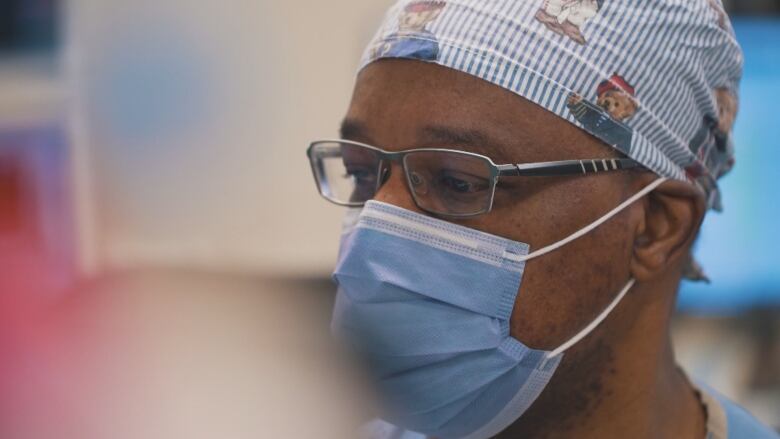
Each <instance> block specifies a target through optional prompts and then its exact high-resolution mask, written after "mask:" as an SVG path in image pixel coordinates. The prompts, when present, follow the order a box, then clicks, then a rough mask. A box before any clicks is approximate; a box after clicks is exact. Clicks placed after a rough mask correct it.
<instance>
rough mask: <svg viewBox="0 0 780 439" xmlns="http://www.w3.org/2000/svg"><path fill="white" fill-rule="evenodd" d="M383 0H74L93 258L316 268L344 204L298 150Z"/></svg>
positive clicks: (77, 105)
mask: <svg viewBox="0 0 780 439" xmlns="http://www.w3.org/2000/svg"><path fill="white" fill-rule="evenodd" d="M389 3H390V2H389V1H388V0H372V1H360V0H338V1H331V2H315V1H310V2H270V1H257V0H237V1H232V2H223V1H218V0H187V1H185V0H167V1H161V0H154V1H151V0H138V1H134V2H127V1H118V0H73V1H72V2H71V3H70V5H71V8H70V9H69V11H68V17H69V18H68V26H67V28H68V38H67V40H68V46H67V51H66V52H67V59H68V66H69V69H68V71H69V75H70V77H71V81H72V84H74V86H75V88H76V90H77V93H76V95H77V99H75V100H74V102H73V105H74V109H76V111H77V114H78V115H79V116H78V117H76V120H77V123H76V124H77V126H78V133H77V134H76V135H75V136H74V137H75V139H76V140H75V141H77V142H80V143H84V144H85V147H86V150H87V151H88V158H87V159H86V160H85V163H88V166H85V167H84V168H86V169H89V170H91V171H90V174H91V175H89V178H85V180H88V181H89V182H90V183H89V185H90V188H91V191H90V192H91V193H92V196H90V197H89V198H90V199H91V200H92V202H91V203H92V208H90V209H86V210H85V211H86V212H88V214H87V215H86V216H91V217H92V219H91V220H90V219H87V220H86V223H87V226H86V232H85V233H83V234H84V235H85V237H84V242H85V246H86V247H88V248H87V249H85V252H86V253H87V254H94V259H95V263H96V266H97V267H98V268H126V267H134V266H146V265H164V266H186V267H192V268H205V269H209V270H222V271H240V272H246V271H249V272H257V273H273V274H304V275H318V274H325V273H328V272H329V271H330V269H331V268H332V265H333V263H334V261H335V255H336V250H337V240H338V234H339V233H338V231H339V221H340V217H341V212H342V211H341V209H340V208H338V207H335V206H331V205H329V204H328V203H327V202H325V201H324V200H322V199H320V198H319V196H318V195H317V193H316V191H315V187H314V183H313V180H312V177H311V175H310V170H309V167H308V163H307V161H306V158H305V154H304V152H305V149H306V147H307V146H308V142H309V141H310V140H312V139H314V138H323V137H334V136H336V134H337V127H338V124H339V122H340V118H341V117H342V116H343V114H344V112H345V110H346V108H347V105H348V102H349V98H350V96H351V91H352V86H353V81H354V74H355V69H356V66H357V63H358V60H359V57H360V54H361V51H362V49H363V46H364V44H365V43H366V42H367V41H368V40H369V39H370V37H371V35H372V34H373V32H374V31H375V28H376V26H377V25H378V24H379V23H380V21H381V17H382V14H383V12H384V9H385V8H386V7H387V5H388V4H389ZM82 224H83V223H82Z"/></svg>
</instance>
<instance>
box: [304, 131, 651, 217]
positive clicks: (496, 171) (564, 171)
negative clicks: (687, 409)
mask: <svg viewBox="0 0 780 439" xmlns="http://www.w3.org/2000/svg"><path fill="white" fill-rule="evenodd" d="M324 143H342V144H348V145H352V146H358V147H362V148H367V149H370V150H372V151H375V152H377V153H379V163H380V166H379V172H382V168H383V167H382V166H381V164H382V163H383V162H385V161H387V162H399V163H400V164H401V168H402V169H403V172H404V176H405V180H406V185H407V189H408V190H409V192H410V194H411V195H412V199H413V200H414V204H415V205H416V206H417V207H418V208H420V209H422V210H424V211H425V212H428V213H432V214H434V215H437V216H442V217H450V218H471V217H475V216H479V215H484V214H486V213H489V212H490V211H491V210H493V201H494V199H495V195H496V186H497V185H498V179H499V178H500V177H557V176H569V175H587V174H598V173H600V172H602V173H603V172H614V171H630V170H637V169H641V168H644V166H643V165H642V164H641V163H639V162H637V161H636V160H634V159H631V158H628V157H623V158H603V159H582V160H557V161H549V162H534V163H517V164H511V163H510V164H502V165H497V164H495V163H494V162H493V160H492V159H491V158H490V157H488V156H486V155H482V154H477V153H474V152H469V151H461V150H458V149H448V148H414V149H407V150H403V151H385V150H383V149H381V148H379V147H376V146H373V145H368V144H366V143H361V142H356V141H353V140H346V139H332V140H329V139H323V140H315V141H313V142H311V143H310V144H309V147H308V148H307V149H306V156H307V157H308V158H309V163H310V164H311V168H312V174H313V175H314V182H315V183H316V185H317V191H318V192H319V193H320V196H322V197H323V198H325V199H326V200H328V201H330V202H331V203H333V204H336V205H339V206H345V207H361V206H363V205H365V203H366V201H369V200H366V201H360V202H341V201H337V200H334V199H332V198H329V197H328V196H326V195H325V193H324V192H323V191H322V186H321V185H320V180H319V178H317V175H318V173H317V169H316V168H315V160H314V158H313V157H312V151H313V150H314V148H315V146H317V145H319V144H324ZM414 152H446V153H456V154H462V155H466V156H471V157H476V158H479V159H482V160H484V161H486V162H487V164H488V165H489V168H490V177H489V178H490V200H489V202H488V205H487V208H485V209H483V210H482V211H480V212H476V213H467V214H452V213H442V212H436V211H433V210H431V209H428V208H425V207H422V206H420V203H419V202H418V201H417V196H416V195H415V193H414V189H413V188H412V187H413V185H412V182H411V180H410V179H411V177H410V176H409V171H408V170H407V168H406V160H405V157H406V156H407V155H408V154H410V153H414ZM608 164H610V165H611V166H612V167H611V168H610V166H608ZM599 165H601V169H599ZM321 174H323V175H324V172H321ZM378 177H379V178H377V186H376V188H375V189H374V191H375V192H374V194H376V192H378V191H379V188H380V187H382V184H384V181H383V180H384V176H378Z"/></svg>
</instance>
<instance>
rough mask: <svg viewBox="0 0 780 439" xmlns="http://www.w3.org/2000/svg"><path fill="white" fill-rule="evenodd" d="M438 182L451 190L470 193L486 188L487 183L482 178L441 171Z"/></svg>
mask: <svg viewBox="0 0 780 439" xmlns="http://www.w3.org/2000/svg"><path fill="white" fill-rule="evenodd" d="M439 184H440V185H441V186H442V187H444V188H446V189H448V190H450V191H453V192H457V193H460V194H472V193H475V192H480V191H483V190H486V189H488V187H489V185H488V184H487V182H486V181H485V180H484V179H481V178H476V177H467V176H459V175H457V176H456V175H453V174H451V173H442V175H441V177H440V178H439Z"/></svg>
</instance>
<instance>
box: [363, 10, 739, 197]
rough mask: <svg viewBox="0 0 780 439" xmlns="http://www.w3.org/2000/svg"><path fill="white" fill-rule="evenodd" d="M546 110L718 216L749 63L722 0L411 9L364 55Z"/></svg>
mask: <svg viewBox="0 0 780 439" xmlns="http://www.w3.org/2000/svg"><path fill="white" fill-rule="evenodd" d="M382 58H410V59H417V60H422V61H427V62H432V63H436V64H440V65H442V66H445V67H449V68H452V69H455V70H459V71H461V72H465V73H468V74H470V75H473V76H476V77H478V78H481V79H484V80H486V81H489V82H491V83H493V84H496V85H498V86H500V87H503V88H505V89H507V90H510V91H512V92H514V93H517V94H518V95H520V96H522V97H524V98H526V99H528V100H530V101H532V102H534V103H536V104H538V105H540V106H542V107H544V108H545V109H547V110H549V111H551V112H553V113H555V114H557V115H558V116H560V117H562V118H564V119H566V120H568V121H569V122H571V123H573V124H575V125H577V126H579V127H581V128H582V129H584V130H586V131H587V132H589V133H591V134H592V135H594V136H596V137H598V138H599V139H601V140H602V141H604V142H605V143H607V144H608V145H610V146H612V147H614V148H616V149H617V150H619V151H620V152H622V153H623V154H625V155H626V156H628V157H631V158H633V159H634V160H636V161H638V162H639V163H641V164H642V165H644V166H645V167H646V168H648V169H650V170H651V171H653V172H655V173H657V174H658V175H661V176H664V177H668V178H672V179H678V180H687V181H690V182H692V183H694V184H697V185H699V186H700V187H701V188H702V189H703V190H704V191H705V193H706V194H707V200H708V207H711V208H714V209H716V210H720V208H721V206H720V195H719V192H718V188H717V184H716V180H717V179H718V178H719V177H721V176H722V175H724V174H725V173H726V172H728V171H729V170H730V169H731V167H732V166H733V164H734V145H733V142H732V138H731V137H732V136H731V132H732V126H733V124H734V119H735V116H736V112H737V103H738V85H739V81H740V78H741V76H742V65H743V55H742V51H741V49H740V47H739V45H738V43H737V41H736V40H735V37H734V31H733V29H732V27H731V23H730V21H729V19H728V16H727V15H726V13H725V12H724V10H723V6H722V5H721V3H720V0H673V1H670V0H644V1H637V0H624V1H613V0H522V1H520V0H476V1H475V0H446V1H429V0H401V1H400V2H398V3H396V4H395V5H394V6H393V7H392V8H391V9H390V11H389V12H388V14H387V16H386V18H385V21H384V24H383V25H382V27H381V28H380V29H379V31H378V32H377V34H376V36H375V37H374V39H373V41H372V42H371V43H370V44H369V46H368V48H367V49H366V51H365V53H364V56H363V59H362V62H361V65H360V67H361V69H362V68H363V67H364V66H366V65H367V64H369V63H371V62H372V61H375V60H377V59H382Z"/></svg>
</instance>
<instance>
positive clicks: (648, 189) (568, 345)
mask: <svg viewBox="0 0 780 439" xmlns="http://www.w3.org/2000/svg"><path fill="white" fill-rule="evenodd" d="M666 180H667V178H665V177H661V178H658V179H656V180H655V181H653V182H652V183H650V184H649V185H647V186H645V187H644V188H642V190H640V191H639V192H637V193H636V194H634V195H633V196H631V197H630V198H628V199H627V200H626V201H624V202H622V203H620V204H619V205H618V206H617V207H615V208H614V209H612V210H610V211H609V212H608V213H607V214H605V215H604V216H602V217H601V218H599V219H597V220H596V221H594V222H592V223H590V224H589V225H587V226H585V227H583V228H582V229H580V230H579V231H577V232H574V233H572V234H571V235H569V236H568V237H566V238H564V239H562V240H560V241H558V242H556V243H553V244H550V245H548V246H546V247H542V248H540V249H539V250H536V251H534V252H531V253H529V254H527V255H524V256H521V255H511V254H507V255H505V256H506V257H507V258H508V259H509V258H511V259H512V260H515V261H518V262H525V261H528V260H529V259H533V258H535V257H538V256H541V255H544V254H547V253H549V252H551V251H553V250H556V249H558V248H560V247H563V246H564V245H566V244H568V243H570V242H572V241H574V240H575V239H577V238H579V237H581V236H583V235H585V234H587V233H589V232H591V231H592V230H593V229H595V228H596V227H598V226H600V225H602V224H604V223H605V222H606V221H608V220H609V219H610V218H612V217H613V216H615V215H617V214H618V213H619V212H620V211H622V210H623V209H625V208H626V207H628V206H630V205H631V204H633V203H634V202H636V201H637V200H639V199H640V198H642V197H644V196H645V195H647V194H649V193H650V192H652V191H653V190H655V188H657V187H658V186H660V185H661V184H662V183H663V182H665V181H666ZM635 283H636V280H635V279H633V278H632V279H630V280H629V281H628V283H626V285H625V286H624V287H623V289H622V290H620V292H619V293H618V295H617V296H616V297H615V299H614V300H612V302H611V303H610V304H609V306H607V307H606V308H605V309H604V310H603V311H602V312H601V314H599V315H598V317H596V318H595V319H593V321H592V322H590V324H588V326H586V327H585V328H583V329H582V330H581V331H580V332H578V333H577V334H576V335H574V337H572V338H570V339H569V340H568V341H567V342H565V343H563V344H562V345H560V346H558V348H556V349H555V350H553V351H551V352H548V353H547V354H546V355H545V364H546V363H547V361H546V360H550V359H553V358H555V357H557V356H558V355H561V354H562V353H563V352H565V351H566V350H568V349H569V348H571V347H572V346H574V345H575V344H577V342H579V341H580V340H582V339H583V338H585V337H586V336H587V335H588V334H590V333H591V332H593V330H594V329H596V327H598V325H599V324H601V322H603V321H604V319H606V318H607V316H608V315H609V314H610V313H611V312H612V310H613V309H615V307H616V306H617V305H618V303H620V301H621V300H622V299H623V297H625V295H626V293H628V291H629V290H630V289H631V287H633V286H634V284H635Z"/></svg>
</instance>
